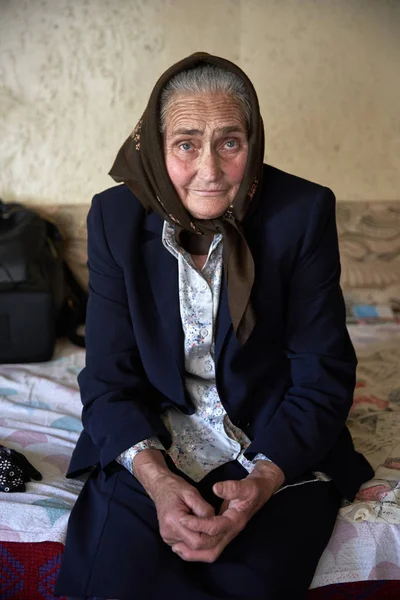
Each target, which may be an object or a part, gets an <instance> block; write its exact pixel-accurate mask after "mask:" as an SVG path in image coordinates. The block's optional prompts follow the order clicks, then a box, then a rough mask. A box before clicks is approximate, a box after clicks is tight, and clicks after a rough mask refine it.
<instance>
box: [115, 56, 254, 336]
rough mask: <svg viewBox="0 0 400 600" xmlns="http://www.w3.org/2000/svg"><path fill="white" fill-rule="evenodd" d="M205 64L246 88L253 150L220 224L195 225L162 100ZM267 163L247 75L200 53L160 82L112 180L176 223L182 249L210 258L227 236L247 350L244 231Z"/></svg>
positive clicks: (233, 305) (232, 289)
mask: <svg viewBox="0 0 400 600" xmlns="http://www.w3.org/2000/svg"><path fill="white" fill-rule="evenodd" d="M202 64H210V65H215V66H217V67H221V68H223V69H225V70H227V71H231V72H232V73H235V74H236V75H237V76H239V78H240V79H241V80H242V81H243V82H244V84H245V85H246V87H247V90H248V93H249V98H250V105H251V116H250V126H249V139H248V144H249V149H248V157H247V163H246V169H245V173H244V176H243V180H242V182H241V184H240V187H239V190H238V192H237V194H236V197H235V199H234V201H233V203H232V205H231V207H230V208H229V209H228V210H227V211H226V212H225V213H224V214H223V215H222V216H220V217H218V218H216V219H209V220H203V219H196V218H194V217H193V216H192V215H191V214H190V213H189V212H188V211H187V210H186V208H185V207H184V206H183V204H182V203H181V201H180V199H179V196H178V194H177V192H176V191H175V188H174V186H173V184H172V182H171V179H170V178H169V175H168V173H167V169H166V166H165V157H164V146H163V139H162V134H161V132H160V98H161V92H162V90H163V88H164V86H165V85H166V84H167V82H168V81H169V80H170V79H172V78H173V77H174V76H175V75H176V74H177V73H179V72H181V71H186V70H189V69H192V68H194V67H197V66H198V65H202ZM263 158H264V127H263V122H262V119H261V115H260V109H259V105H258V99H257V95H256V92H255V90H254V87H253V84H252V83H251V81H250V79H249V78H248V77H247V75H246V74H245V73H244V72H243V71H242V70H241V69H240V68H239V67H237V66H236V65H235V64H234V63H232V62H230V61H228V60H226V59H224V58H219V57H218V56H212V55H211V54H207V53H205V52H196V53H195V54H192V55H191V56H188V57H187V58H184V59H183V60H181V61H179V62H178V63H176V64H175V65H173V66H172V67H170V68H169V69H168V70H167V71H165V73H164V74H163V75H162V76H161V77H160V79H159V80H158V81H157V83H156V85H155V86H154V89H153V91H152V93H151V95H150V99H149V102H148V104H147V107H146V110H145V111H144V113H143V116H142V118H141V119H140V121H139V123H138V124H137V125H136V127H135V129H134V131H133V132H132V134H131V135H130V136H129V138H128V139H127V140H126V141H125V143H124V144H123V146H122V147H121V149H120V150H119V152H118V155H117V158H116V159H115V162H114V164H113V166H112V168H111V171H110V173H109V174H110V175H111V177H112V178H113V179H114V181H116V182H118V183H120V182H124V183H125V184H126V185H127V186H128V187H129V188H130V189H131V190H132V192H133V193H134V194H135V196H136V197H137V198H138V199H139V200H140V202H141V203H142V204H143V206H144V207H145V208H146V210H149V209H151V210H154V211H155V212H157V213H158V214H159V215H161V217H162V218H163V219H165V220H166V221H168V222H170V223H174V224H175V227H176V238H177V240H178V242H179V243H180V245H181V246H182V247H184V248H185V249H187V250H188V251H189V252H191V253H192V254H206V253H207V251H208V248H209V245H210V243H211V240H212V238H213V235H214V234H215V233H222V235H223V237H224V240H223V265H224V273H225V278H226V283H227V288H228V304H229V312H230V316H231V320H232V324H233V329H234V331H235V335H236V337H237V338H238V340H239V341H240V342H241V343H242V344H244V343H245V342H246V341H247V339H248V337H249V336H250V334H251V332H252V330H253V328H254V326H255V315H254V311H253V309H252V306H251V303H250V294H251V290H252V287H253V283H254V262H253V257H252V255H251V252H250V249H249V247H248V245H247V243H246V240H245V237H244V233H243V230H242V227H241V223H242V222H243V220H244V218H245V216H246V213H247V211H248V208H249V205H250V203H251V202H252V201H253V203H254V202H255V200H256V199H255V198H254V196H255V194H256V191H257V189H258V190H259V189H260V187H261V176H262V166H263Z"/></svg>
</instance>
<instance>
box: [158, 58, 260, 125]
mask: <svg viewBox="0 0 400 600" xmlns="http://www.w3.org/2000/svg"><path fill="white" fill-rule="evenodd" d="M179 92H184V93H188V94H202V93H214V94H217V93H222V94H228V95H231V96H234V97H235V98H236V99H237V100H238V102H239V104H240V105H241V108H242V110H243V114H244V117H245V120H246V124H247V127H249V125H250V116H251V105H250V98H249V93H248V90H247V87H246V85H245V83H244V82H243V81H242V80H241V79H240V77H239V76H238V75H236V74H235V73H231V72H230V71H227V70H225V69H222V68H221V67H216V66H214V65H208V64H205V65H199V66H197V67H194V68H192V69H188V70H187V71H181V72H180V73H177V74H176V75H175V76H174V77H173V78H172V79H170V81H168V83H167V84H166V85H165V87H164V89H163V90H162V92H161V103H160V130H161V132H162V133H163V132H164V131H165V127H166V120H167V113H168V110H169V108H170V106H171V104H172V102H173V99H174V95H175V94H177V93H179Z"/></svg>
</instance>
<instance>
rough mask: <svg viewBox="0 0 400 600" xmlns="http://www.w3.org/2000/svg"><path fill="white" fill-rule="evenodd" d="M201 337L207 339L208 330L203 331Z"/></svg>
mask: <svg viewBox="0 0 400 600" xmlns="http://www.w3.org/2000/svg"><path fill="white" fill-rule="evenodd" d="M201 335H202V336H203V337H205V338H206V337H207V336H208V329H202V331H201Z"/></svg>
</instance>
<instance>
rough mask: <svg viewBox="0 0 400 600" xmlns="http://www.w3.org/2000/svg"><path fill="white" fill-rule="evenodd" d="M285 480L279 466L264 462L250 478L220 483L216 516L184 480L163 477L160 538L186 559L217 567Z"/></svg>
mask: <svg viewBox="0 0 400 600" xmlns="http://www.w3.org/2000/svg"><path fill="white" fill-rule="evenodd" d="M262 463H264V464H262ZM283 480H284V477H283V473H282V471H281V470H280V469H279V468H278V467H277V466H276V465H273V464H272V463H268V462H267V461H258V462H257V465H256V467H255V469H254V470H253V472H252V473H250V474H249V475H248V476H247V477H245V478H244V479H241V480H237V481H233V480H228V481H223V482H219V483H216V484H214V486H213V492H214V494H215V495H216V496H218V497H219V498H222V499H223V502H222V505H221V508H220V511H219V514H218V515H216V514H215V511H214V508H213V507H212V506H211V505H210V504H209V503H208V502H206V501H205V500H204V498H203V497H202V496H201V494H200V493H199V492H198V490H197V489H196V488H194V487H193V486H192V485H190V484H189V483H187V482H186V481H185V480H184V479H182V478H181V477H179V476H177V475H174V474H172V473H171V474H166V475H162V476H161V477H160V478H159V479H158V481H157V486H156V489H155V491H154V494H153V500H154V502H155V505H156V510H157V516H158V522H159V528H160V535H161V537H162V538H163V540H164V541H165V542H166V543H167V544H168V545H170V546H171V548H172V550H173V552H175V553H176V554H177V555H178V556H180V557H181V558H182V559H183V560H186V561H197V562H206V563H211V562H214V561H215V560H216V559H217V558H218V557H219V556H220V554H221V553H222V551H223V550H224V548H226V546H227V545H228V544H229V543H230V542H231V541H232V540H233V539H234V538H235V537H236V536H237V535H238V534H239V533H240V532H241V531H242V530H243V529H244V528H245V527H246V525H247V523H248V522H249V520H250V519H251V518H252V516H253V515H254V514H255V513H256V512H257V511H258V510H259V509H260V508H261V507H262V506H263V505H264V504H265V503H266V502H267V501H268V500H269V499H270V497H271V496H272V494H273V493H274V492H275V491H276V490H277V489H278V488H279V487H280V485H282V483H283Z"/></svg>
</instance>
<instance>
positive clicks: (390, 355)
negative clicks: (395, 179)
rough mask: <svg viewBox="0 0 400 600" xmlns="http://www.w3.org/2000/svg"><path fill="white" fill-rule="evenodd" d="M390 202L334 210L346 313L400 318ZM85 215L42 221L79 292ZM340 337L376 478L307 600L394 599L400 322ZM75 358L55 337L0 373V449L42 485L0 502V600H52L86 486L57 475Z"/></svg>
mask: <svg viewBox="0 0 400 600" xmlns="http://www.w3.org/2000/svg"><path fill="white" fill-rule="evenodd" d="M399 204H400V203H392V204H386V203H380V204H379V205H376V206H371V205H369V204H365V203H364V204H363V203H358V204H357V206H356V207H355V206H354V205H351V204H345V203H342V204H339V206H338V229H339V237H340V243H341V251H342V263H343V273H342V284H343V287H344V289H345V291H346V299H347V302H348V305H349V307H351V303H353V302H375V303H376V302H378V303H382V302H385V303H390V305H391V306H392V308H393V309H395V310H398V308H399V305H398V303H399V298H400V291H399V288H400V262H399V256H400V207H399ZM42 210H43V209H42ZM86 212H87V207H73V206H72V207H71V206H69V207H68V206H67V207H57V208H56V209H52V211H50V213H51V214H50V217H51V218H53V220H56V221H57V222H58V223H59V224H60V225H61V228H62V229H63V232H64V235H65V236H66V238H67V239H68V244H67V248H66V257H67V259H68V261H69V262H70V264H71V266H73V268H74V271H75V274H76V276H77V278H78V279H79V280H80V282H81V283H82V285H86V284H87V273H86V268H85V262H86V258H85V226H84V221H85V216H86ZM45 213H46V211H45ZM48 213H49V209H47V213H46V214H47V215H48ZM377 263H382V264H378V265H377ZM348 328H349V332H350V335H351V338H352V340H353V343H354V345H355V347H356V351H357V355H358V358H359V366H358V371H357V386H356V391H355V396H354V403H353V407H352V410H351V412H350V415H349V420H348V424H349V427H350V429H351V432H352V434H353V438H354V441H355V444H356V447H357V448H358V449H359V450H360V451H362V452H364V453H365V454H366V456H367V457H368V459H369V460H370V462H371V464H372V465H373V467H374V469H375V477H374V479H372V480H371V481H369V482H367V483H366V484H364V485H363V486H362V488H361V490H360V491H359V493H358V495H357V497H356V499H355V501H354V502H353V503H351V504H350V503H348V502H345V503H344V504H343V506H342V508H341V510H340V514H339V516H338V519H337V522H336V526H335V530H334V533H333V535H332V538H331V540H330V542H329V544H328V546H327V548H326V549H325V551H324V553H323V555H322V557H321V560H320V562H319V565H318V568H317V571H316V573H315V576H314V579H313V582H312V585H311V588H310V591H309V599H310V600H326V599H328V598H329V599H330V600H339V599H341V600H342V599H345V598H349V599H350V598H360V599H361V598H368V599H370V600H371V599H373V598H379V599H381V598H384V599H387V600H390V599H392V600H395V599H396V600H398V599H399V598H400V435H399V434H400V320H397V322H396V321H392V322H387V323H377V324H370V323H368V324H367V323H357V324H349V325H348ZM84 360H85V352H84V350H82V349H80V348H77V347H75V346H73V345H72V344H71V343H70V342H68V341H67V340H64V339H62V340H59V341H58V343H57V347H56V350H55V353H54V356H53V359H52V360H51V361H49V362H47V363H37V364H24V365H22V364H21V365H0V440H1V443H4V444H5V445H6V446H8V447H10V448H14V449H15V450H18V451H20V452H23V454H24V455H25V456H26V457H27V458H28V459H29V460H30V461H31V462H32V464H33V465H34V466H35V467H36V468H37V469H38V470H39V471H40V472H41V473H42V475H43V479H42V480H41V481H39V482H31V483H29V484H27V490H26V492H25V493H15V494H4V493H3V494H0V558H1V562H0V598H1V600H43V599H45V600H50V599H52V598H54V594H53V590H54V583H55V580H56V577H57V573H58V569H59V565H60V561H61V556H62V551H63V543H64V540H65V532H66V527H67V521H68V517H69V513H70V510H71V508H72V506H73V504H74V502H75V500H76V498H77V495H78V494H79V491H80V489H81V487H82V485H83V483H84V477H82V478H78V479H73V480H67V479H65V477H64V473H65V471H66V467H67V465H68V461H69V458H70V456H71V453H72V450H73V448H74V445H75V443H76V440H77V439H78V436H79V432H80V430H81V422H80V412H81V403H80V398H79V390H78V385H77V381H76V377H77V374H78V373H79V371H80V370H81V369H82V367H83V364H84ZM288 543H290V540H288Z"/></svg>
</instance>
